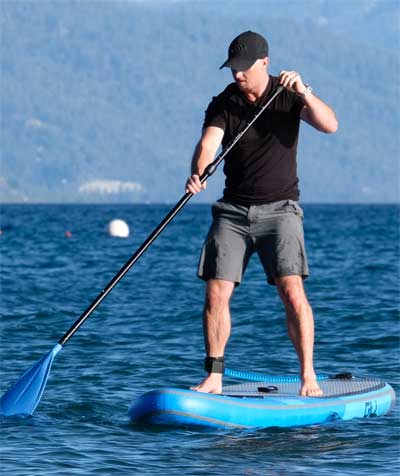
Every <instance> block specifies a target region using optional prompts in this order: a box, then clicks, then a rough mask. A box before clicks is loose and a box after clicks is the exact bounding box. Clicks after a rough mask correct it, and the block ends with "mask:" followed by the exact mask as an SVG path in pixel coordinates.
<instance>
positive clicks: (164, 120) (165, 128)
mask: <svg viewBox="0 0 400 476" xmlns="http://www.w3.org/2000/svg"><path fill="white" fill-rule="evenodd" d="M399 19H400V6H399V2H398V1H397V0H394V1H391V0H382V1H377V0H365V1H362V0H360V1H358V0H357V1H355V0H350V1H348V0H329V1H328V0H313V1H300V0H286V1H282V2H280V1H277V0H269V1H267V0H264V1H246V2H241V1H234V0H233V1H215V0H214V1H197V2H194V1H151V0H148V1H144V0H143V1H134V0H133V1H121V2H114V1H111V0H109V1H94V0H93V1H90V0H86V1H82V0H81V1H79V2H78V1H57V2H54V1H17V0H12V1H11V0H8V1H7V0H2V2H1V18H0V22H1V23H0V26H1V67H2V69H1V169H0V200H1V201H2V202H174V201H177V199H178V198H180V196H181V195H182V193H183V185H184V182H185V180H186V177H187V175H188V172H189V164H190V159H191V155H192V151H193V148H194V145H195V143H196V141H197V140H198V137H199V134H200V130H201V124H202V120H203V114H204V110H205V108H206V106H207V104H208V102H209V100H210V99H211V97H212V96H213V95H215V94H217V93H218V92H219V91H220V90H222V89H223V88H224V87H225V85H226V84H227V83H228V82H230V81H231V76H230V72H229V71H228V70H224V71H219V70H218V68H219V66H220V64H221V63H222V62H223V61H224V60H225V57H226V54H227V46H228V44H229V42H230V41H231V39H232V38H233V37H234V36H236V35H237V34H238V33H240V32H241V31H244V30H247V29H252V30H256V31H259V32H260V33H262V34H264V35H265V36H266V37H267V38H268V41H269V43H270V59H271V69H270V72H271V74H278V73H279V71H280V70H281V69H287V68H290V69H296V70H298V71H299V72H300V73H301V74H302V76H303V78H304V79H305V80H306V81H307V82H309V83H310V84H312V86H313V88H314V91H315V92H316V93H317V94H318V95H320V96H321V97H322V98H323V99H325V100H326V101H327V102H328V103H329V104H331V105H332V106H333V107H334V108H335V110H336V112H337V115H338V118H339V122H340V128H339V131H338V133H337V134H334V135H329V136H327V135H323V134H320V133H317V132H316V131H314V130H312V129H311V128H310V127H309V126H307V125H303V126H302V132H301V139H300V146H299V154H298V161H299V175H300V179H301V190H302V200H303V201H307V202H315V201H318V202H397V201H399V198H400V192H399V179H400V170H399V160H398V159H399V146H400V143H399V142H400V140H399V129H400V128H399V126H400V119H399V104H400V101H399V99H400V92H399V80H398V73H399V71H400V69H399V53H398V52H399V46H400V33H399V24H400V22H399ZM208 185H209V186H208V189H207V191H206V192H205V193H203V194H202V195H201V196H199V197H196V198H195V200H196V201H210V200H213V199H214V198H215V197H217V196H218V195H219V194H220V192H221V189H222V187H223V173H222V170H220V171H219V172H217V174H215V176H214V177H213V178H211V179H210V180H209V184H208Z"/></svg>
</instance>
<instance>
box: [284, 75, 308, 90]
mask: <svg viewBox="0 0 400 476" xmlns="http://www.w3.org/2000/svg"><path fill="white" fill-rule="evenodd" d="M279 84H281V85H282V86H283V87H284V88H285V89H286V90H288V91H290V92H292V93H296V94H303V93H304V91H305V90H306V88H307V86H306V85H305V84H304V83H303V80H302V79H301V76H300V74H299V73H298V72H297V71H281V72H280V74H279Z"/></svg>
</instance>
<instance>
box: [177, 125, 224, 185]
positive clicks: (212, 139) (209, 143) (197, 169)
mask: <svg viewBox="0 0 400 476" xmlns="http://www.w3.org/2000/svg"><path fill="white" fill-rule="evenodd" d="M223 137H224V131H223V130H222V129H220V128H219V127H214V126H210V127H206V128H205V129H204V130H203V134H202V136H201V139H200V141H199V143H198V144H197V146H196V149H195V151H194V154H193V158H192V166H191V174H192V175H191V176H190V177H189V178H188V180H187V182H186V186H185V190H186V192H191V193H193V194H196V193H198V192H200V190H205V188H206V182H204V183H203V184H201V183H200V176H201V175H202V173H203V172H204V170H205V168H206V167H207V165H208V164H210V163H211V162H212V161H213V160H214V158H215V154H216V153H217V150H218V147H219V146H220V145H221V142H222V138H223Z"/></svg>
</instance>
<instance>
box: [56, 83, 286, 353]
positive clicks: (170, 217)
mask: <svg viewBox="0 0 400 476" xmlns="http://www.w3.org/2000/svg"><path fill="white" fill-rule="evenodd" d="M282 90H283V87H282V86H278V88H277V89H276V91H275V93H274V94H273V96H272V97H271V99H270V100H269V101H268V102H267V103H266V104H265V105H264V106H263V107H262V108H261V109H260V110H259V112H258V113H257V114H256V115H255V116H254V118H253V119H252V120H251V121H250V122H249V123H248V124H247V125H246V127H245V128H244V129H243V130H242V131H241V132H239V134H238V135H237V136H236V137H235V138H234V139H233V140H232V142H230V143H229V144H228V145H227V146H226V147H225V149H224V150H223V151H222V152H221V154H219V155H218V157H217V158H216V159H215V160H214V161H213V162H211V163H210V164H209V165H208V166H207V167H206V169H205V171H204V173H203V174H202V175H201V177H200V182H201V183H204V182H205V181H206V180H207V179H208V177H210V176H211V175H212V174H213V173H214V172H215V171H216V169H217V167H218V165H219V164H220V163H221V162H222V161H223V160H224V158H225V157H226V155H227V154H228V153H229V152H230V151H231V149H232V148H233V147H234V146H235V144H236V143H237V142H238V141H239V140H240V138H241V137H242V136H243V135H244V134H245V133H246V132H247V131H248V130H249V129H250V127H251V126H252V125H253V124H254V123H255V122H256V120H257V119H258V118H259V117H260V116H261V114H262V113H263V112H264V111H265V109H267V107H268V106H269V105H270V104H271V102H272V101H273V100H274V99H275V97H276V96H277V95H278V94H279V93H280V92H281V91H282ZM192 197H193V193H191V192H187V193H185V195H183V197H182V198H181V199H180V200H179V202H178V203H177V204H176V205H175V207H174V208H173V209H172V210H171V211H170V212H169V213H168V214H167V215H166V217H165V218H164V219H163V220H162V222H161V223H160V224H159V225H158V226H157V227H156V228H155V229H154V230H153V231H152V233H151V234H150V235H149V236H148V237H147V238H146V240H145V241H144V242H143V243H142V244H141V246H139V248H138V249H137V250H136V251H135V253H134V254H133V255H132V256H131V257H130V258H129V260H128V261H127V262H126V263H125V265H124V266H123V267H122V268H121V269H120V270H119V271H118V273H117V274H116V275H115V276H114V277H113V279H112V280H111V281H110V282H109V283H108V284H107V286H106V287H105V288H104V289H103V290H102V291H101V293H100V294H99V295H98V296H97V297H96V299H95V300H94V301H93V302H92V303H91V304H90V306H89V307H88V308H87V309H86V310H85V311H84V312H83V314H82V315H81V316H80V317H79V319H77V320H76V321H75V322H74V324H73V325H72V326H71V327H70V328H69V329H68V331H67V332H66V333H65V334H64V335H63V336H62V337H61V339H60V340H59V341H58V343H59V344H60V345H61V346H63V345H64V344H66V343H67V341H68V340H69V339H70V338H71V337H72V336H73V335H74V334H75V332H76V331H77V330H78V329H79V328H80V327H81V325H82V324H83V323H84V322H85V321H86V319H87V318H88V317H89V316H90V315H91V314H92V312H93V311H94V310H95V309H96V308H97V306H98V305H99V304H100V303H101V302H102V301H103V299H105V297H106V296H108V294H109V293H110V292H111V291H112V290H113V288H114V286H115V285H116V284H117V283H118V282H119V281H120V280H121V279H122V278H123V277H124V276H125V274H126V273H127V272H128V271H129V270H130V269H131V268H132V266H133V265H134V264H135V263H136V261H137V260H138V259H139V258H140V257H141V256H142V254H143V253H144V252H145V251H146V250H147V248H148V247H149V246H150V245H151V244H152V243H153V241H154V240H155V239H156V238H157V237H158V236H159V235H160V233H161V232H162V231H163V230H164V228H166V226H167V225H168V224H169V223H170V222H171V221H172V220H173V218H174V217H175V216H176V215H177V214H178V213H179V212H180V210H182V208H183V207H184V206H185V205H186V203H187V202H188V201H189V200H190V199H191V198H192Z"/></svg>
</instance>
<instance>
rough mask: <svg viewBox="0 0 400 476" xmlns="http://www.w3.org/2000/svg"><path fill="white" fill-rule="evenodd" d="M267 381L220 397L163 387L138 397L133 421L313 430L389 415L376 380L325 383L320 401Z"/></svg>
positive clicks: (294, 386)
mask: <svg viewBox="0 0 400 476" xmlns="http://www.w3.org/2000/svg"><path fill="white" fill-rule="evenodd" d="M290 380H291V377H290V376H288V377H278V378H277V377H274V376H271V377H270V378H268V376H265V378H263V380H262V381H259V382H246V383H241V384H237V385H229V386H224V387H223V392H222V394H221V395H214V394H206V393H199V392H194V391H192V390H185V389H177V388H164V389H159V390H153V391H151V392H147V393H145V394H143V395H142V396H140V397H139V398H138V399H137V400H135V401H134V402H133V404H132V405H131V407H130V409H129V417H130V419H131V421H132V422H140V423H146V424H152V425H178V426H188V425H189V426H192V425H197V426H207V427H215V428H267V427H272V426H276V427H291V426H305V425H315V424H323V423H327V422H331V421H334V420H350V419H352V418H366V417H372V416H381V415H385V414H387V413H389V412H390V410H391V408H392V406H393V404H394V401H395V394H394V391H393V388H392V387H391V386H390V385H389V384H387V383H385V382H383V381H382V380H379V379H361V378H355V377H351V378H328V377H326V378H323V379H321V380H319V382H318V383H319V386H320V387H321V389H322V390H323V392H324V395H323V396H322V397H301V396H299V390H300V383H299V381H298V379H293V380H294V381H290Z"/></svg>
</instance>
